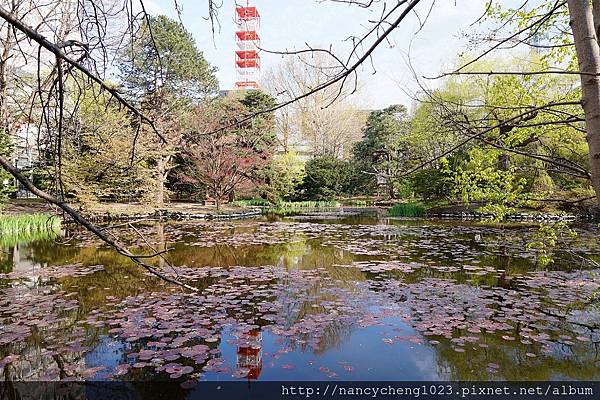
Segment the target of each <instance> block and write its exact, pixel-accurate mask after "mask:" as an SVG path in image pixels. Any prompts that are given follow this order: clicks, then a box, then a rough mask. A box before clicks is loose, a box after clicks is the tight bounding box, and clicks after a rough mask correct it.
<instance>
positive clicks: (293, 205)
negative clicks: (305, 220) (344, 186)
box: [267, 201, 340, 216]
mask: <svg viewBox="0 0 600 400" xmlns="http://www.w3.org/2000/svg"><path fill="white" fill-rule="evenodd" d="M338 207H340V203H339V202H337V201H284V202H281V203H278V204H277V205H276V206H275V207H271V208H269V209H268V210H267V212H268V213H269V214H274V215H281V216H285V215H296V214H301V213H302V212H306V211H315V210H330V209H332V208H338Z"/></svg>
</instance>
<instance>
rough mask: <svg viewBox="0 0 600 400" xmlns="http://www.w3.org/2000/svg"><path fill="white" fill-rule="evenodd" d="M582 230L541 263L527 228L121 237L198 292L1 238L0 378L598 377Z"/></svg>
mask: <svg viewBox="0 0 600 400" xmlns="http://www.w3.org/2000/svg"><path fill="white" fill-rule="evenodd" d="M577 229H578V231H579V236H578V237H577V238H571V239H568V240H569V242H568V243H566V244H565V245H564V246H565V247H563V248H558V249H557V250H556V251H555V254H554V257H555V263H554V264H553V265H551V266H550V267H545V266H541V265H539V264H538V263H537V262H536V255H535V253H533V252H531V251H529V250H527V248H526V243H527V241H528V240H530V238H531V237H532V235H533V234H534V232H535V227H524V226H509V227H497V226H483V225H477V224H466V225H465V224H458V223H434V222H430V221H410V222H407V221H378V220H375V219H354V220H316V219H310V220H302V219H293V220H292V219H288V220H276V221H267V220H247V221H239V222H211V223H194V224H191V223H174V224H163V223H155V222H152V223H146V224H141V225H139V226H137V227H136V229H135V230H129V232H128V237H126V240H127V241H128V242H129V244H130V245H136V244H138V245H139V247H140V248H142V245H145V244H147V245H150V246H151V247H152V248H154V250H165V249H173V250H172V251H170V252H169V253H167V255H166V256H165V260H159V265H160V266H161V267H163V268H164V271H165V273H173V274H175V275H176V276H178V277H179V278H180V279H184V280H187V281H189V282H190V283H191V284H194V285H195V286H197V287H199V288H200V289H202V292H201V293H200V294H197V295H196V294H194V295H192V294H185V293H181V292H179V291H177V290H173V289H172V288H170V287H168V286H165V285H164V284H163V283H162V282H160V281H158V280H156V279H155V278H153V277H151V276H147V275H146V274H144V273H143V271H141V270H140V269H138V268H136V267H135V266H133V265H131V263H130V262H129V261H127V260H125V259H123V258H122V257H118V256H117V255H116V254H115V253H114V252H113V251H112V250H110V249H108V248H106V247H104V246H102V245H101V244H100V243H98V242H97V241H96V240H94V239H93V238H91V237H89V236H86V235H85V234H83V233H82V234H81V235H79V239H78V240H73V241H70V242H68V243H63V244H58V243H55V242H53V241H34V242H31V243H28V244H23V243H20V244H13V245H11V246H8V247H4V248H3V249H2V252H1V253H0V266H1V268H2V270H1V272H0V273H2V275H1V276H0V284H1V285H2V286H1V288H2V289H1V290H2V299H1V300H0V318H1V319H2V320H3V324H2V326H1V327H0V368H2V369H3V370H4V376H5V379H7V380H37V379H117V380H156V379H167V380H176V381H180V382H181V384H182V385H183V386H185V387H188V386H192V384H193V381H195V380H197V379H211V380H223V379H248V380H256V379H267V380H272V379H298V380H300V379H311V380H320V379H338V378H339V379H358V380H385V379H392V380H397V379H407V380H408V379H412V380H419V379H457V380H465V379H468V380H470V379H477V380H486V379H510V380H547V379H561V378H568V379H587V380H595V379H598V378H600V358H599V354H598V343H599V342H600V335H599V333H598V329H597V326H598V323H600V321H599V319H600V318H599V317H598V315H600V313H598V310H597V307H598V302H597V293H598V290H599V289H600V278H599V277H598V274H597V271H595V270H594V269H592V268H591V267H590V265H591V264H584V263H582V262H581V257H583V258H589V257H594V256H596V254H597V253H598V249H599V240H598V229H597V227H594V226H591V225H590V226H584V225H582V226H579V227H578V228H577ZM138 233H142V234H143V237H144V238H145V239H144V240H146V241H147V242H142V241H141V239H140V236H139V234H138ZM567 246H568V250H569V251H567ZM167 261H168V262H167ZM169 264H172V265H174V266H176V270H171V268H170V267H169Z"/></svg>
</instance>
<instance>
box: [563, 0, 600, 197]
mask: <svg viewBox="0 0 600 400" xmlns="http://www.w3.org/2000/svg"><path fill="white" fill-rule="evenodd" d="M567 4H568V6H569V13H570V15H571V20H570V24H571V29H572V31H573V39H574V42H575V49H576V50H577V60H578V62H579V72H580V74H581V88H582V107H583V111H584V113H585V123H586V128H587V142H588V145H589V159H590V167H591V178H592V184H593V185H594V189H595V190H596V199H597V202H598V204H599V205H600V48H599V47H598V40H599V39H600V1H598V0H594V1H593V8H592V5H591V4H590V2H589V0H568V1H567Z"/></svg>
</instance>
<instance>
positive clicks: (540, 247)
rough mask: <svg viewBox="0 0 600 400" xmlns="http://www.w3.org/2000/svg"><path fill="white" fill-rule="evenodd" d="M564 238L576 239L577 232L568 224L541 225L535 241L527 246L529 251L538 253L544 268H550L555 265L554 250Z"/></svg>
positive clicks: (538, 259) (539, 261) (539, 260)
mask: <svg viewBox="0 0 600 400" xmlns="http://www.w3.org/2000/svg"><path fill="white" fill-rule="evenodd" d="M564 236H568V237H571V238H573V237H576V236H577V232H575V231H574V230H573V229H572V228H571V227H570V226H569V225H568V224H567V223H566V222H562V221H561V222H556V223H552V224H547V223H544V224H540V226H539V228H538V230H537V232H536V233H535V237H534V241H532V242H530V243H528V244H527V248H528V249H535V250H536V252H537V261H538V263H539V264H540V265H542V266H548V265H549V264H552V263H554V258H553V256H552V253H553V249H554V247H555V246H556V244H557V241H558V240H559V239H560V238H561V237H564Z"/></svg>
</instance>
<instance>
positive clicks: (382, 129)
mask: <svg viewBox="0 0 600 400" xmlns="http://www.w3.org/2000/svg"><path fill="white" fill-rule="evenodd" d="M407 121H408V112H407V110H406V107H404V106H403V105H399V104H397V105H393V106H390V107H387V108H385V109H383V110H377V111H373V112H371V113H370V114H369V117H368V118H367V124H366V127H365V130H364V132H363V137H362V140H361V141H360V142H358V143H356V144H355V145H354V150H353V158H354V162H355V164H356V165H357V166H359V168H360V169H361V170H362V171H364V173H367V174H370V175H371V178H370V179H369V180H368V184H367V186H369V187H370V188H371V189H374V188H375V187H376V185H377V179H384V180H385V182H386V187H387V191H388V194H389V196H390V197H392V198H394V197H395V191H394V185H393V176H394V174H395V173H396V172H397V169H398V165H399V163H400V162H401V158H404V157H405V156H406V153H405V152H403V149H402V147H401V140H400V138H401V137H402V136H403V135H405V134H406V132H407V127H408V124H407Z"/></svg>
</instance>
